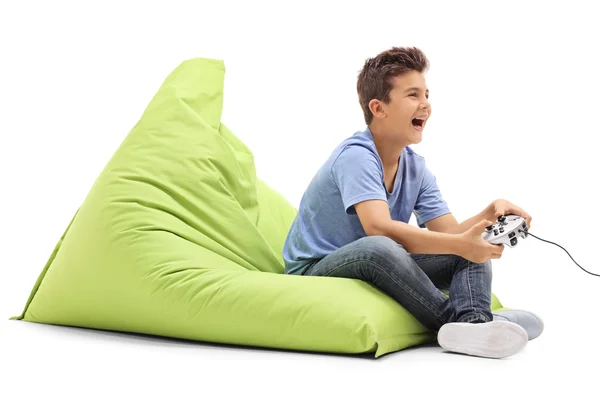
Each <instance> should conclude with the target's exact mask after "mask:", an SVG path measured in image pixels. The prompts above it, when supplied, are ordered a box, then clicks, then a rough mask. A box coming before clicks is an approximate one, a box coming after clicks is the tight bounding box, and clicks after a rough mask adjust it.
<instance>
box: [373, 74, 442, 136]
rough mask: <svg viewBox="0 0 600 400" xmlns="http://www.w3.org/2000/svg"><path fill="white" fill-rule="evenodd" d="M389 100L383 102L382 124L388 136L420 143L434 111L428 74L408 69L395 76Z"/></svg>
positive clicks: (381, 107) (381, 103)
mask: <svg viewBox="0 0 600 400" xmlns="http://www.w3.org/2000/svg"><path fill="white" fill-rule="evenodd" d="M392 82H393V89H392V90H391V92H390V102H389V103H388V104H385V103H383V102H380V103H379V105H380V107H377V108H380V111H381V112H380V114H379V115H380V116H381V117H383V119H381V126H382V127H384V131H385V132H386V136H387V137H388V138H389V139H392V140H394V141H395V142H396V141H397V142H398V143H401V144H403V145H410V144H416V143H419V142H420V141H421V140H422V137H423V129H424V128H425V124H426V123H427V119H428V118H429V116H430V115H431V104H429V89H428V88H427V84H426V83H425V75H424V74H423V73H420V72H417V71H409V72H406V73H404V74H402V75H399V76H397V77H395V78H393V81H392Z"/></svg>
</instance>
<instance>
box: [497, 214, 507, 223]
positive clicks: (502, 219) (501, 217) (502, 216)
mask: <svg viewBox="0 0 600 400" xmlns="http://www.w3.org/2000/svg"><path fill="white" fill-rule="evenodd" d="M505 219H506V217H505V216H504V215H501V216H499V217H498V221H500V222H504V220H505Z"/></svg>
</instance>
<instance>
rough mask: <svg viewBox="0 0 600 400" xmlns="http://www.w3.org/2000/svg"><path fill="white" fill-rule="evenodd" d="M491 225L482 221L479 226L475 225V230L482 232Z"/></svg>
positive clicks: (486, 221) (489, 222) (485, 220)
mask: <svg viewBox="0 0 600 400" xmlns="http://www.w3.org/2000/svg"><path fill="white" fill-rule="evenodd" d="M490 225H493V224H492V222H491V221H488V220H487V219H484V220H482V221H479V224H477V228H478V229H477V230H479V231H482V232H483V231H484V230H485V228H486V227H488V226H490Z"/></svg>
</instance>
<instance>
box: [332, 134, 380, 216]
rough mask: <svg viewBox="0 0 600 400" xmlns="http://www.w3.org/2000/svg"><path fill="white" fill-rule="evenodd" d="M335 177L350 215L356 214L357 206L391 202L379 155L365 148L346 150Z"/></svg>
mask: <svg viewBox="0 0 600 400" xmlns="http://www.w3.org/2000/svg"><path fill="white" fill-rule="evenodd" d="M331 176H332V179H333V181H334V183H335V184H336V185H337V187H338V189H339V191H340V194H341V196H342V202H343V204H344V208H345V211H346V213H348V214H356V210H355V209H354V207H353V206H354V205H355V204H357V203H360V202H362V201H366V200H384V201H387V196H386V193H385V189H384V185H383V173H382V171H381V166H380V163H379V161H378V159H377V155H376V154H374V153H373V152H372V151H371V150H369V149H368V148H366V147H364V146H360V145H350V146H347V147H345V148H344V149H343V150H342V151H341V152H340V154H339V155H338V157H337V158H336V159H335V161H334V162H333V164H332V167H331Z"/></svg>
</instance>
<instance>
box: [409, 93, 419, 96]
mask: <svg viewBox="0 0 600 400" xmlns="http://www.w3.org/2000/svg"><path fill="white" fill-rule="evenodd" d="M416 95H417V94H416V93H411V94H409V96H416Z"/></svg>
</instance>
